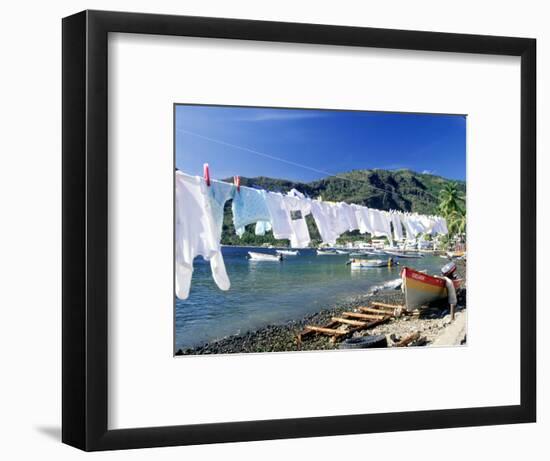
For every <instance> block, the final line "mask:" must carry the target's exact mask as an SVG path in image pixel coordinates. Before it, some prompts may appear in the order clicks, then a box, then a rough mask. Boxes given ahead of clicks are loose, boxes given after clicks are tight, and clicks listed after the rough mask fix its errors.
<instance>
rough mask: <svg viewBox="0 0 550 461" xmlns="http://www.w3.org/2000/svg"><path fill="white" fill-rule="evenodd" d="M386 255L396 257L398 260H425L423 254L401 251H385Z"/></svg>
mask: <svg viewBox="0 0 550 461" xmlns="http://www.w3.org/2000/svg"><path fill="white" fill-rule="evenodd" d="M384 253H386V254H387V255H390V256H395V257H396V258H423V257H424V255H423V254H422V253H402V252H400V251H391V250H385V251H384Z"/></svg>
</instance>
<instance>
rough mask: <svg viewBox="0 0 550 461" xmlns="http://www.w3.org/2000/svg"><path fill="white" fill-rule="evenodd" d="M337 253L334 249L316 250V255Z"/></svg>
mask: <svg viewBox="0 0 550 461" xmlns="http://www.w3.org/2000/svg"><path fill="white" fill-rule="evenodd" d="M337 254H338V253H336V251H334V250H317V256H334V255H337Z"/></svg>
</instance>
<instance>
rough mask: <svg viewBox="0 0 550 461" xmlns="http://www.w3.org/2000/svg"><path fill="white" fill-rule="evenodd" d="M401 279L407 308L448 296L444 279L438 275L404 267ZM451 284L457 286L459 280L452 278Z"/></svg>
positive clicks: (413, 307) (459, 282)
mask: <svg viewBox="0 0 550 461" xmlns="http://www.w3.org/2000/svg"><path fill="white" fill-rule="evenodd" d="M401 279H402V280H403V284H402V287H403V291H404V292H405V304H406V306H407V309H415V308H417V307H420V306H423V305H426V304H429V303H431V302H434V301H438V300H440V299H446V298H447V296H448V293H447V288H446V286H445V280H444V279H442V278H440V277H434V276H432V275H428V274H424V273H423V272H418V271H416V270H414V269H411V268H410V267H405V268H403V270H402V271H401ZM453 284H454V286H455V288H459V287H460V285H461V280H453Z"/></svg>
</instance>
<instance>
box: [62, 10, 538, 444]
mask: <svg viewBox="0 0 550 461" xmlns="http://www.w3.org/2000/svg"><path fill="white" fill-rule="evenodd" d="M62 30H63V45H62V62H63V69H62V76H63V92H62V94H63V102H62V105H63V120H62V125H63V134H62V144H63V161H62V169H63V172H62V177H63V204H62V210H63V226H62V231H63V257H62V264H63V273H62V276H63V289H62V299H63V313H62V322H63V324H62V331H63V338H62V341H63V355H62V366H63V376H62V385H63V391H62V403H63V409H62V420H63V424H62V440H63V442H64V443H67V444H69V445H72V446H75V447H77V448H80V449H83V450H87V451H93V450H112V449H125V448H140V447H159V446H171V445H189V444H203V443H217V442H237V441H253V440H267V439H279V438H296V437H313V436H327V435H342V434H357V433H374V432H391V431H405V430H420V429H436V428H452V427H463V426H481V425H495V424H512V423H526V422H535V419H536V40H535V39H530V38H513V37H495V36H482V35H462V34H450V33H438V32H418V31H405V30H386V29H373V28H359V27H343V26H328V25H315V24H299V23H281V22H266V21H253V20H238V19H220V18H207V17H189V16H170V15H157V14H139V13H121V12H106V11H83V12H80V13H77V14H75V15H73V16H69V17H67V18H64V19H63V21H62ZM109 32H124V33H136V34H154V35H174V36H190V37H210V38H225V39H239V40H260V41H267V42H291V43H309V44H325V45H345V46H356V47H373V48H390V49H401V50H425V51H445V52H454V53H478V54H490V55H510V56H520V57H521V283H520V288H521V306H520V308H521V326H520V331H521V340H520V344H521V366H520V372H521V403H520V404H519V405H513V406H495V407H483V408H452V409H445V410H429V411H411V412H398V413H380V414H366V415H341V416H329V417H315V418H296V419H279V420H262V421H246V422H226V423H215V424H198V425H183V426H167V427H149V428H132V429H117V430H109V429H108V427H107V414H108V397H109V396H108V391H107V382H108V379H107V378H108V363H107V362H108V346H107V312H108V302H107V294H108V289H109V287H108V282H107V280H108V271H109V268H108V253H107V234H108V232H107V225H108V187H107V164H108V162H107V159H108V149H107V119H108V108H107V91H108V88H107V43H108V38H107V35H108V33H109Z"/></svg>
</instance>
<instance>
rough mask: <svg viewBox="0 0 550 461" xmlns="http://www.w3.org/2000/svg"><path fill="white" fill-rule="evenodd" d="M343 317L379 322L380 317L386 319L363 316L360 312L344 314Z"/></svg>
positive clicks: (377, 316) (375, 316)
mask: <svg viewBox="0 0 550 461" xmlns="http://www.w3.org/2000/svg"><path fill="white" fill-rule="evenodd" d="M342 316H343V317H351V318H352V319H361V320H379V319H380V317H385V315H372V314H361V313H359V312H342Z"/></svg>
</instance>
